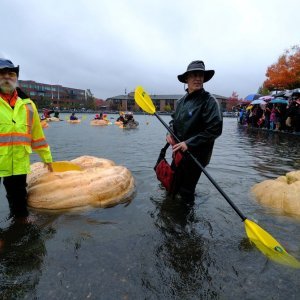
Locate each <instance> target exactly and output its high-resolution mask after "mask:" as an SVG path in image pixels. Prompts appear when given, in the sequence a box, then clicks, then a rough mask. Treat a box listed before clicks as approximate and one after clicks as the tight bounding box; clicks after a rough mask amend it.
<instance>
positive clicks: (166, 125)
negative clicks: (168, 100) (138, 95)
mask: <svg viewBox="0 0 300 300" xmlns="http://www.w3.org/2000/svg"><path fill="white" fill-rule="evenodd" d="M154 115H155V116H156V117H157V118H158V120H159V121H160V122H161V123H162V124H163V125H164V126H165V127H166V129H167V130H168V131H169V132H170V133H171V135H172V136H173V137H174V139H175V140H176V141H177V142H178V143H180V142H181V141H180V140H179V138H178V137H177V136H176V135H175V133H174V132H173V130H172V129H171V128H170V127H169V126H168V124H167V123H165V121H164V120H163V119H162V118H161V117H160V116H159V115H158V114H157V113H156V112H155V113H154ZM186 152H187V153H188V155H190V157H191V158H192V159H193V161H194V162H195V163H196V165H197V166H198V167H199V168H200V169H201V171H202V172H203V173H204V174H205V175H206V177H207V178H208V179H209V180H210V182H211V183H212V184H213V185H214V186H215V187H216V189H217V190H218V191H219V192H220V193H221V195H222V196H223V197H224V198H225V200H226V201H227V202H228V203H229V204H230V206H231V207H232V208H233V209H234V210H235V212H236V213H237V214H238V215H239V216H240V218H241V219H242V221H245V220H246V219H247V218H246V217H245V215H244V214H243V213H242V212H241V211H240V210H239V209H238V207H237V206H236V205H235V204H234V203H233V202H232V201H231V199H230V198H229V197H228V196H227V194H226V193H225V192H224V191H223V190H222V189H221V187H220V186H219V185H218V184H217V183H216V181H215V180H214V179H213V178H212V177H211V176H210V175H209V173H208V172H207V171H206V170H205V168H204V167H203V166H202V165H201V163H200V162H199V161H198V159H197V158H196V157H195V156H194V155H193V154H192V153H191V152H189V151H186Z"/></svg>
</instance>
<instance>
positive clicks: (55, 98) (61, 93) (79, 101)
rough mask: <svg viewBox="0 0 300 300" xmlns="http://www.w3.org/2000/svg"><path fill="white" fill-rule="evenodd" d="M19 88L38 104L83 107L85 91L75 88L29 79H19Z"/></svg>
mask: <svg viewBox="0 0 300 300" xmlns="http://www.w3.org/2000/svg"><path fill="white" fill-rule="evenodd" d="M19 86H20V88H21V89H22V90H23V91H24V92H25V93H26V94H27V95H28V96H29V97H30V99H32V100H34V101H35V103H36V104H37V105H38V106H39V104H40V105H41V106H47V105H46V104H48V105H49V106H52V107H60V108H64V107H66V108H70V107H77V108H79V107H84V105H85V103H86V91H85V90H80V89H76V88H69V87H64V86H62V85H57V84H55V85H52V84H46V83H39V82H35V81H31V80H19Z"/></svg>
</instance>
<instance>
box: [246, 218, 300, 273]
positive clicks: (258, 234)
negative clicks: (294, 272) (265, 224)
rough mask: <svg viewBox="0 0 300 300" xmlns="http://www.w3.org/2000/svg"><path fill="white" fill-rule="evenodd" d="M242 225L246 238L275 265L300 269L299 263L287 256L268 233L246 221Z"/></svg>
mask: <svg viewBox="0 0 300 300" xmlns="http://www.w3.org/2000/svg"><path fill="white" fill-rule="evenodd" d="M244 223H245V229H246V233H247V236H248V238H249V239H250V241H251V242H253V243H254V245H255V246H256V247H257V248H258V249H259V250H260V251H261V252H262V253H263V254H264V255H266V256H267V257H268V258H269V259H271V260H273V261H275V262H277V263H280V264H283V265H286V266H289V267H292V268H297V269H299V268H300V262H299V261H298V260H297V259H296V258H294V257H293V256H291V255H290V254H288V253H287V252H286V250H285V249H284V248H283V247H282V246H281V245H280V244H279V242H277V241H276V240H275V239H274V238H273V237H272V236H271V235H270V234H269V233H268V232H266V231H265V230H264V229H262V228H261V227H260V226H258V225H257V224H256V223H254V222H252V221H250V220H248V219H246V220H245V221H244Z"/></svg>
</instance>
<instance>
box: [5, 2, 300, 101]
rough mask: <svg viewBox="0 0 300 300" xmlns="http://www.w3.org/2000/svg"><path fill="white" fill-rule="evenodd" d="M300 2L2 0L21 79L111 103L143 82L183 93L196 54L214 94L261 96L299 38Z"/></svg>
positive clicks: (10, 53) (8, 44)
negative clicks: (272, 70) (269, 72)
mask: <svg viewBox="0 0 300 300" xmlns="http://www.w3.org/2000/svg"><path fill="white" fill-rule="evenodd" d="M299 12H300V1H299V0H286V1H282V0H270V1H268V0H243V1H239V0H227V1H221V0H210V1H201V0H185V1H183V0H145V1H143V0H123V1H122V0H107V1H106V0H99V1H97V0H85V1H83V0H70V1H69V0H59V1H58V0H52V1H51V0H43V1H39V0H35V1H34V0H26V1H22V0H18V1H17V0H1V24H2V25H1V29H0V38H1V43H0V45H1V46H0V57H6V58H9V59H11V60H12V61H13V63H15V64H17V65H20V79H23V80H34V81H37V82H43V83H49V84H61V85H64V86H68V87H74V88H80V89H88V88H89V89H91V91H92V92H93V94H94V95H95V97H97V98H102V99H106V98H108V97H111V96H116V95H121V94H124V93H125V89H126V90H127V92H130V91H133V90H134V88H135V87H136V86H137V85H142V86H143V87H144V88H145V90H146V91H148V92H149V93H152V94H183V93H184V90H183V84H181V83H180V82H179V81H178V80H177V75H178V74H181V73H183V72H184V71H185V70H186V67H187V65H188V64H189V63H190V62H191V61H192V60H203V61H204V62H205V65H206V69H214V70H215V71H216V74H215V76H214V77H213V79H212V80H211V81H210V82H208V83H206V84H205V86H204V87H205V88H206V90H208V91H209V92H211V93H214V94H219V95H223V96H230V95H231V94H232V91H236V92H237V93H238V94H239V96H240V97H245V96H247V95H248V94H250V93H252V92H256V91H257V89H258V88H259V86H260V85H261V84H262V83H263V81H264V80H265V72H266V69H267V67H268V66H269V65H271V64H272V63H274V62H276V61H277V59H278V57H279V56H280V55H281V54H282V53H283V52H284V50H286V49H288V48H290V47H291V46H293V45H296V44H300V17H299Z"/></svg>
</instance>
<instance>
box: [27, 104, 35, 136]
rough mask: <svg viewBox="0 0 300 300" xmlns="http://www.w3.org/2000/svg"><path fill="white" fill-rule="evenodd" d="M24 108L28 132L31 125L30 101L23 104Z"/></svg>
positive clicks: (31, 111) (31, 110)
mask: <svg viewBox="0 0 300 300" xmlns="http://www.w3.org/2000/svg"><path fill="white" fill-rule="evenodd" d="M25 108H26V119H27V124H28V127H27V133H30V131H31V127H32V125H33V107H32V105H31V104H30V103H28V104H25Z"/></svg>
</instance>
